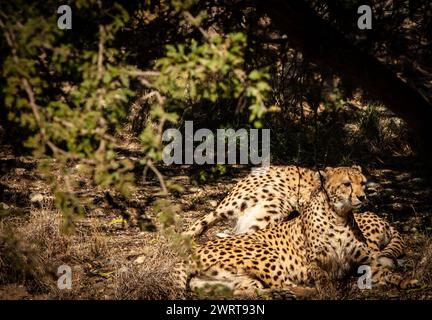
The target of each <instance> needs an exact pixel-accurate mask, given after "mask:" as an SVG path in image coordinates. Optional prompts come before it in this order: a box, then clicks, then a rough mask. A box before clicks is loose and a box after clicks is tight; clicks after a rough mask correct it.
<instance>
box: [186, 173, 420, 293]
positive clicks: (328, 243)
mask: <svg viewBox="0 0 432 320" xmlns="http://www.w3.org/2000/svg"><path fill="white" fill-rule="evenodd" d="M322 177H323V185H318V186H317V187H316V188H315V189H314V190H313V191H312V192H311V195H310V200H309V201H308V203H307V204H306V205H305V208H304V210H303V212H302V214H300V215H299V217H297V218H295V219H292V220H288V221H283V222H280V223H278V224H276V225H272V226H269V227H267V228H265V229H260V230H257V231H256V232H253V233H242V234H238V235H233V236H229V237H226V238H219V239H214V240H211V241H209V242H207V243H205V244H203V245H201V246H199V247H197V248H196V249H195V253H194V255H193V256H194V257H195V259H192V260H190V261H189V262H187V266H186V267H185V269H184V270H186V271H185V275H184V277H183V279H184V280H185V281H184V283H183V285H184V288H187V287H188V288H190V289H193V290H194V289H198V288H203V287H205V286H206V285H209V284H210V285H212V284H222V285H225V286H227V287H228V288H230V289H232V290H233V293H234V295H241V296H248V297H256V296H257V295H258V296H259V295H260V294H262V293H265V292H268V291H269V290H270V291H271V290H287V291H288V292H296V291H297V292H301V290H300V291H299V290H298V289H299V288H300V289H301V288H316V286H317V285H319V284H321V283H323V282H324V281H327V280H339V279H342V278H344V277H346V276H348V275H349V274H350V273H351V272H352V271H354V270H356V267H358V266H360V265H369V266H370V267H371V271H372V282H373V283H374V284H377V283H383V284H392V285H396V286H399V287H401V288H406V287H410V286H415V285H416V284H417V280H413V279H403V278H402V277H401V276H400V275H398V274H395V273H393V272H392V271H391V270H390V269H388V268H386V267H385V266H383V265H382V263H381V262H380V259H379V258H380V253H379V252H374V250H372V249H371V248H370V247H369V246H368V243H367V240H366V239H365V234H367V232H370V231H371V230H370V229H368V230H366V228H365V229H364V230H363V232H362V230H361V228H360V227H359V226H358V223H357V221H356V219H355V218H354V215H353V212H352V209H353V208H356V207H359V206H360V205H361V204H362V200H364V198H365V192H364V189H365V182H366V178H365V177H364V175H363V174H362V173H361V172H360V171H359V170H353V169H350V168H338V169H336V170H330V171H329V172H328V173H322ZM366 216H367V215H366ZM366 219H368V218H367V217H366Z"/></svg>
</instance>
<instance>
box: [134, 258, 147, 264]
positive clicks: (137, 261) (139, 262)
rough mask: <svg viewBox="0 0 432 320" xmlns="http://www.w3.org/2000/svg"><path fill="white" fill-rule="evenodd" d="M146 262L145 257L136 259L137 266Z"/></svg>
mask: <svg viewBox="0 0 432 320" xmlns="http://www.w3.org/2000/svg"><path fill="white" fill-rule="evenodd" d="M144 261H145V257H144V256H139V257H138V258H136V259H135V261H134V263H136V264H143V263H144Z"/></svg>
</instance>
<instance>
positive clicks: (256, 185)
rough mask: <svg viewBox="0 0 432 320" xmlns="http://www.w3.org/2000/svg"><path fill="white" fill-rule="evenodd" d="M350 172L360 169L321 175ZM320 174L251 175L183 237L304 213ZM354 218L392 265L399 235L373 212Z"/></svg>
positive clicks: (400, 246)
mask: <svg viewBox="0 0 432 320" xmlns="http://www.w3.org/2000/svg"><path fill="white" fill-rule="evenodd" d="M349 170H358V171H360V172H361V168H360V167H359V166H353V167H351V168H348V167H339V168H330V167H328V168H326V169H325V170H324V172H322V173H321V175H322V174H327V175H331V174H333V173H338V172H345V171H349ZM321 175H320V173H318V172H316V171H313V170H310V169H307V168H301V167H297V166H272V167H270V168H268V170H266V171H258V172H254V173H252V174H250V175H248V176H247V177H246V178H244V179H243V180H241V181H239V182H238V183H237V184H236V185H235V187H234V188H233V190H232V191H231V192H230V193H229V194H228V196H227V197H226V198H224V199H223V200H222V202H221V203H220V205H219V206H218V207H217V208H216V210H215V211H214V212H213V213H211V214H209V215H206V216H204V217H203V218H201V219H200V220H199V221H197V222H196V223H194V224H193V225H192V227H191V228H190V229H189V230H188V231H187V232H186V233H185V234H186V235H189V236H192V237H196V236H199V235H200V234H201V233H203V232H204V231H205V230H206V229H208V228H209V227H211V226H213V225H214V224H215V223H217V222H219V221H221V220H224V219H230V220H234V221H236V226H235V228H234V230H233V231H234V233H235V234H241V233H247V232H254V231H256V230H260V229H264V228H266V227H268V226H270V225H273V224H276V223H279V222H280V221H283V220H285V219H287V218H288V219H289V218H291V217H293V216H295V213H298V212H301V211H302V210H303V207H304V206H305V204H307V202H308V201H309V198H310V194H311V192H312V190H314V189H316V188H317V187H318V186H319V185H321V182H322V181H321V178H322V176H321ZM362 200H364V199H362ZM354 219H355V221H356V223H357V225H358V226H359V228H360V230H361V231H362V233H363V235H364V237H365V238H366V243H367V244H368V246H369V247H370V248H371V249H372V250H374V251H377V252H378V251H379V252H381V256H382V257H383V258H382V262H383V263H385V264H386V265H387V266H394V262H395V260H396V259H397V258H398V257H399V256H401V255H402V254H403V252H404V242H403V239H402V237H401V235H400V234H399V232H398V231H397V230H396V229H395V228H394V227H392V226H390V225H389V224H388V223H387V222H386V221H385V220H384V219H383V218H381V217H379V216H378V215H376V214H374V213H372V212H365V213H354ZM384 257H386V258H384Z"/></svg>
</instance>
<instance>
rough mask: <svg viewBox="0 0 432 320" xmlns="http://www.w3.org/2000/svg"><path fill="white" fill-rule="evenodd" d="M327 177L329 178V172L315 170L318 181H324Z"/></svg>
mask: <svg viewBox="0 0 432 320" xmlns="http://www.w3.org/2000/svg"><path fill="white" fill-rule="evenodd" d="M326 178H327V173H326V172H325V171H321V170H318V171H317V172H315V176H314V179H315V181H316V182H318V183H321V182H324V181H325V179H326Z"/></svg>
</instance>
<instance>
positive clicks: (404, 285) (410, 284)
mask: <svg viewBox="0 0 432 320" xmlns="http://www.w3.org/2000/svg"><path fill="white" fill-rule="evenodd" d="M399 286H400V287H401V289H413V288H418V287H420V282H419V281H418V280H417V279H404V280H402V281H401V283H400V285H399Z"/></svg>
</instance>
